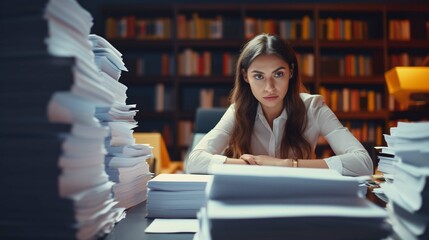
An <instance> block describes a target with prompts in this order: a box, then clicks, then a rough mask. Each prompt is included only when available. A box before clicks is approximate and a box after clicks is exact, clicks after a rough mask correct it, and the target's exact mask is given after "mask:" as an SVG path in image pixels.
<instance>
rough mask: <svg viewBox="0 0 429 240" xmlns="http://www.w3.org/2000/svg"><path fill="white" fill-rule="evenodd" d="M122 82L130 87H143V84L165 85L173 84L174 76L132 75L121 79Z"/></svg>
mask: <svg viewBox="0 0 429 240" xmlns="http://www.w3.org/2000/svg"><path fill="white" fill-rule="evenodd" d="M121 78H122V79H121V81H123V82H124V83H126V84H127V85H129V86H132V85H142V84H157V83H164V84H173V82H174V79H173V77H172V76H167V77H166V76H141V77H137V76H130V75H124V76H122V77H121Z"/></svg>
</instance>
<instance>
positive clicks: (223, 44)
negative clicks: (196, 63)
mask: <svg viewBox="0 0 429 240" xmlns="http://www.w3.org/2000/svg"><path fill="white" fill-rule="evenodd" d="M242 42H243V41H242V40H230V39H225V40H224V39H222V40H219V39H199V40H178V41H177V45H178V47H192V48H201V47H211V48H239V47H240V46H241V44H242Z"/></svg>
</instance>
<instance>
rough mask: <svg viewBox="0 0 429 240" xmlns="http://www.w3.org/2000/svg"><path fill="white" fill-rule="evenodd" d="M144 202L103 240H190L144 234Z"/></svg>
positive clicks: (146, 222)
mask: <svg viewBox="0 0 429 240" xmlns="http://www.w3.org/2000/svg"><path fill="white" fill-rule="evenodd" d="M371 190H372V189H371V188H369V189H368V192H367V196H366V197H367V199H369V200H370V201H371V202H374V203H375V204H377V205H379V206H381V207H384V206H385V203H384V202H383V201H381V200H380V199H379V198H378V197H376V196H375V195H374V193H372V191H371ZM146 214H147V210H146V201H145V202H143V203H140V204H139V205H137V206H135V207H132V208H131V209H128V210H127V216H126V218H125V219H122V220H121V221H120V222H119V223H118V224H116V226H115V228H114V229H113V230H112V232H111V233H110V234H109V235H107V236H106V237H105V238H104V239H103V240H137V239H138V240H142V239H143V240H172V239H174V240H192V239H193V237H194V234H193V233H145V232H144V231H145V229H146V228H147V227H148V226H149V224H150V223H151V222H152V221H153V219H150V218H146Z"/></svg>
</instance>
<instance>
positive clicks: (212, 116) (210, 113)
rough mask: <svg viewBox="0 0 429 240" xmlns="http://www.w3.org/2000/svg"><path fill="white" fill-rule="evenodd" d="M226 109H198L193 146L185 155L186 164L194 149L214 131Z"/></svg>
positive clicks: (191, 145) (190, 146) (192, 140)
mask: <svg viewBox="0 0 429 240" xmlns="http://www.w3.org/2000/svg"><path fill="white" fill-rule="evenodd" d="M225 112H226V108H198V109H197V111H196V113H195V124H194V133H193V134H192V139H191V144H190V145H189V148H188V150H187V152H186V155H185V164H186V160H187V159H188V156H189V153H190V152H191V151H192V150H193V149H194V147H195V146H196V145H197V144H198V142H199V141H200V140H201V139H202V138H203V137H204V136H205V135H206V134H207V133H208V132H210V130H212V129H213V128H214V127H215V126H216V124H217V123H218V122H219V120H220V119H221V118H222V116H223V115H224V114H225Z"/></svg>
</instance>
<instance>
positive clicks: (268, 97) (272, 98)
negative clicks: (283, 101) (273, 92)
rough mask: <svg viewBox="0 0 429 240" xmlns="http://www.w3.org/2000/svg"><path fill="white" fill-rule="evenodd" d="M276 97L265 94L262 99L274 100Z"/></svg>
mask: <svg viewBox="0 0 429 240" xmlns="http://www.w3.org/2000/svg"><path fill="white" fill-rule="evenodd" d="M277 98H278V96H267V97H264V99H265V100H268V101H274V100H276V99H277Z"/></svg>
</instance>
